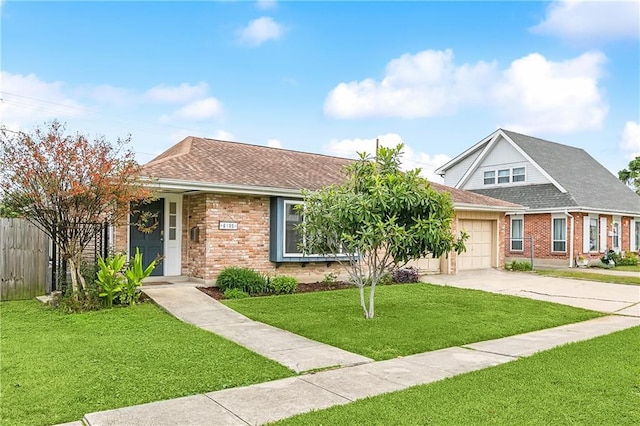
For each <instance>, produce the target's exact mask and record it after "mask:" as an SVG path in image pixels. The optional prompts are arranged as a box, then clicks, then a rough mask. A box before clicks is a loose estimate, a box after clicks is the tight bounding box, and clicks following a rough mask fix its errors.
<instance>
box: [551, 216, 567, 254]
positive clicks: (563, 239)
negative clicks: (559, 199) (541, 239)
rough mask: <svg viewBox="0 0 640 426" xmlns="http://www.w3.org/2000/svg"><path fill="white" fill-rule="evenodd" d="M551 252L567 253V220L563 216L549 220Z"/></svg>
mask: <svg viewBox="0 0 640 426" xmlns="http://www.w3.org/2000/svg"><path fill="white" fill-rule="evenodd" d="M551 251H553V252H563V253H564V252H566V251H567V218H566V217H564V216H555V217H552V218H551Z"/></svg>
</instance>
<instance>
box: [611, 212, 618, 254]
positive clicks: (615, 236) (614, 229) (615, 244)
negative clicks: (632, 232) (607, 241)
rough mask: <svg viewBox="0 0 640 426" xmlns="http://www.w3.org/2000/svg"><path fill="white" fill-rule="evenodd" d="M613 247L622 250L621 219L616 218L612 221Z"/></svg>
mask: <svg viewBox="0 0 640 426" xmlns="http://www.w3.org/2000/svg"><path fill="white" fill-rule="evenodd" d="M611 248H612V249H613V250H615V251H620V219H614V220H613V222H612V223H611Z"/></svg>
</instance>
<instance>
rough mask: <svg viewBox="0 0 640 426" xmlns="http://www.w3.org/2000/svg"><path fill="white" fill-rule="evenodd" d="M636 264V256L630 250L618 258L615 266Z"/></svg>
mask: <svg viewBox="0 0 640 426" xmlns="http://www.w3.org/2000/svg"><path fill="white" fill-rule="evenodd" d="M636 265H638V256H636V255H635V254H633V253H631V252H630V251H628V252H626V253H625V254H624V257H621V258H620V262H619V263H616V266H636Z"/></svg>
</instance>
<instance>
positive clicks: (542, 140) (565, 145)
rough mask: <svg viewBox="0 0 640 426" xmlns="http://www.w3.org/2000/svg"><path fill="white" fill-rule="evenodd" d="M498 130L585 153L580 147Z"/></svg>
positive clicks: (511, 131) (506, 130)
mask: <svg viewBox="0 0 640 426" xmlns="http://www.w3.org/2000/svg"><path fill="white" fill-rule="evenodd" d="M500 130H502V131H503V132H505V133H507V134H514V135H518V136H524V137H525V138H530V139H535V140H538V141H540V142H545V143H552V144H554V145H559V146H563V147H566V148H572V149H578V150H580V151H584V152H586V151H585V150H584V148H580V147H577V146H573V145H567V144H564V143H560V142H554V141H550V140H548V139H542V138H539V137H537V136H531V135H525V134H524V133H518V132H514V131H513V130H508V129H503V128H500ZM514 142H515V141H514Z"/></svg>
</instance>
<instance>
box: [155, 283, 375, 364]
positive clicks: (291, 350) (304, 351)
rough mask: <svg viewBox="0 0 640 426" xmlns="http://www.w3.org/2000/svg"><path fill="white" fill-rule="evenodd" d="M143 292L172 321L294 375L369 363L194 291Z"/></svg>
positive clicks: (184, 288) (178, 288) (167, 288)
mask: <svg viewBox="0 0 640 426" xmlns="http://www.w3.org/2000/svg"><path fill="white" fill-rule="evenodd" d="M144 292H145V293H146V294H147V296H149V297H150V298H151V299H153V301H154V302H155V303H157V304H158V305H159V306H160V307H162V308H163V309H165V310H166V311H167V312H169V313H170V314H171V315H173V316H175V317H176V318H178V319H181V320H182V321H184V322H188V323H190V324H194V325H196V326H198V327H200V328H203V329H205V330H208V331H211V332H213V333H216V334H218V335H220V336H223V337H225V338H227V339H229V340H231V341H233V342H236V343H237V344H239V345H241V346H244V347H246V348H248V349H250V350H252V351H253V352H257V353H259V354H260V355H262V356H265V357H267V358H270V359H272V360H274V361H276V362H279V363H280V364H282V365H285V366H286V367H289V368H290V369H292V370H293V371H295V372H296V373H300V372H303V371H308V370H315V369H322V368H329V367H338V366H340V367H344V366H349V365H356V364H362V363H367V362H371V361H373V360H372V359H371V358H367V357H364V356H362V355H358V354H354V353H351V352H347V351H345V350H342V349H338V348H335V347H333V346H329V345H326V344H324V343H319V342H316V341H314V340H310V339H307V338H306V337H302V336H298V335H297V334H293V333H290V332H288V331H284V330H281V329H279V328H275V327H272V326H270V325H267V324H263V323H260V322H257V321H252V320H250V319H249V318H247V317H245V316H244V315H241V314H239V313H238V312H236V311H234V310H233V309H230V308H227V307H226V306H225V305H223V304H222V303H220V302H218V301H217V300H214V299H212V298H211V297H209V296H207V295H206V294H204V293H203V292H201V291H200V290H198V289H197V288H195V287H190V286H184V285H181V286H176V287H173V286H164V287H155V288H154V287H148V288H145V289H144Z"/></svg>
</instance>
